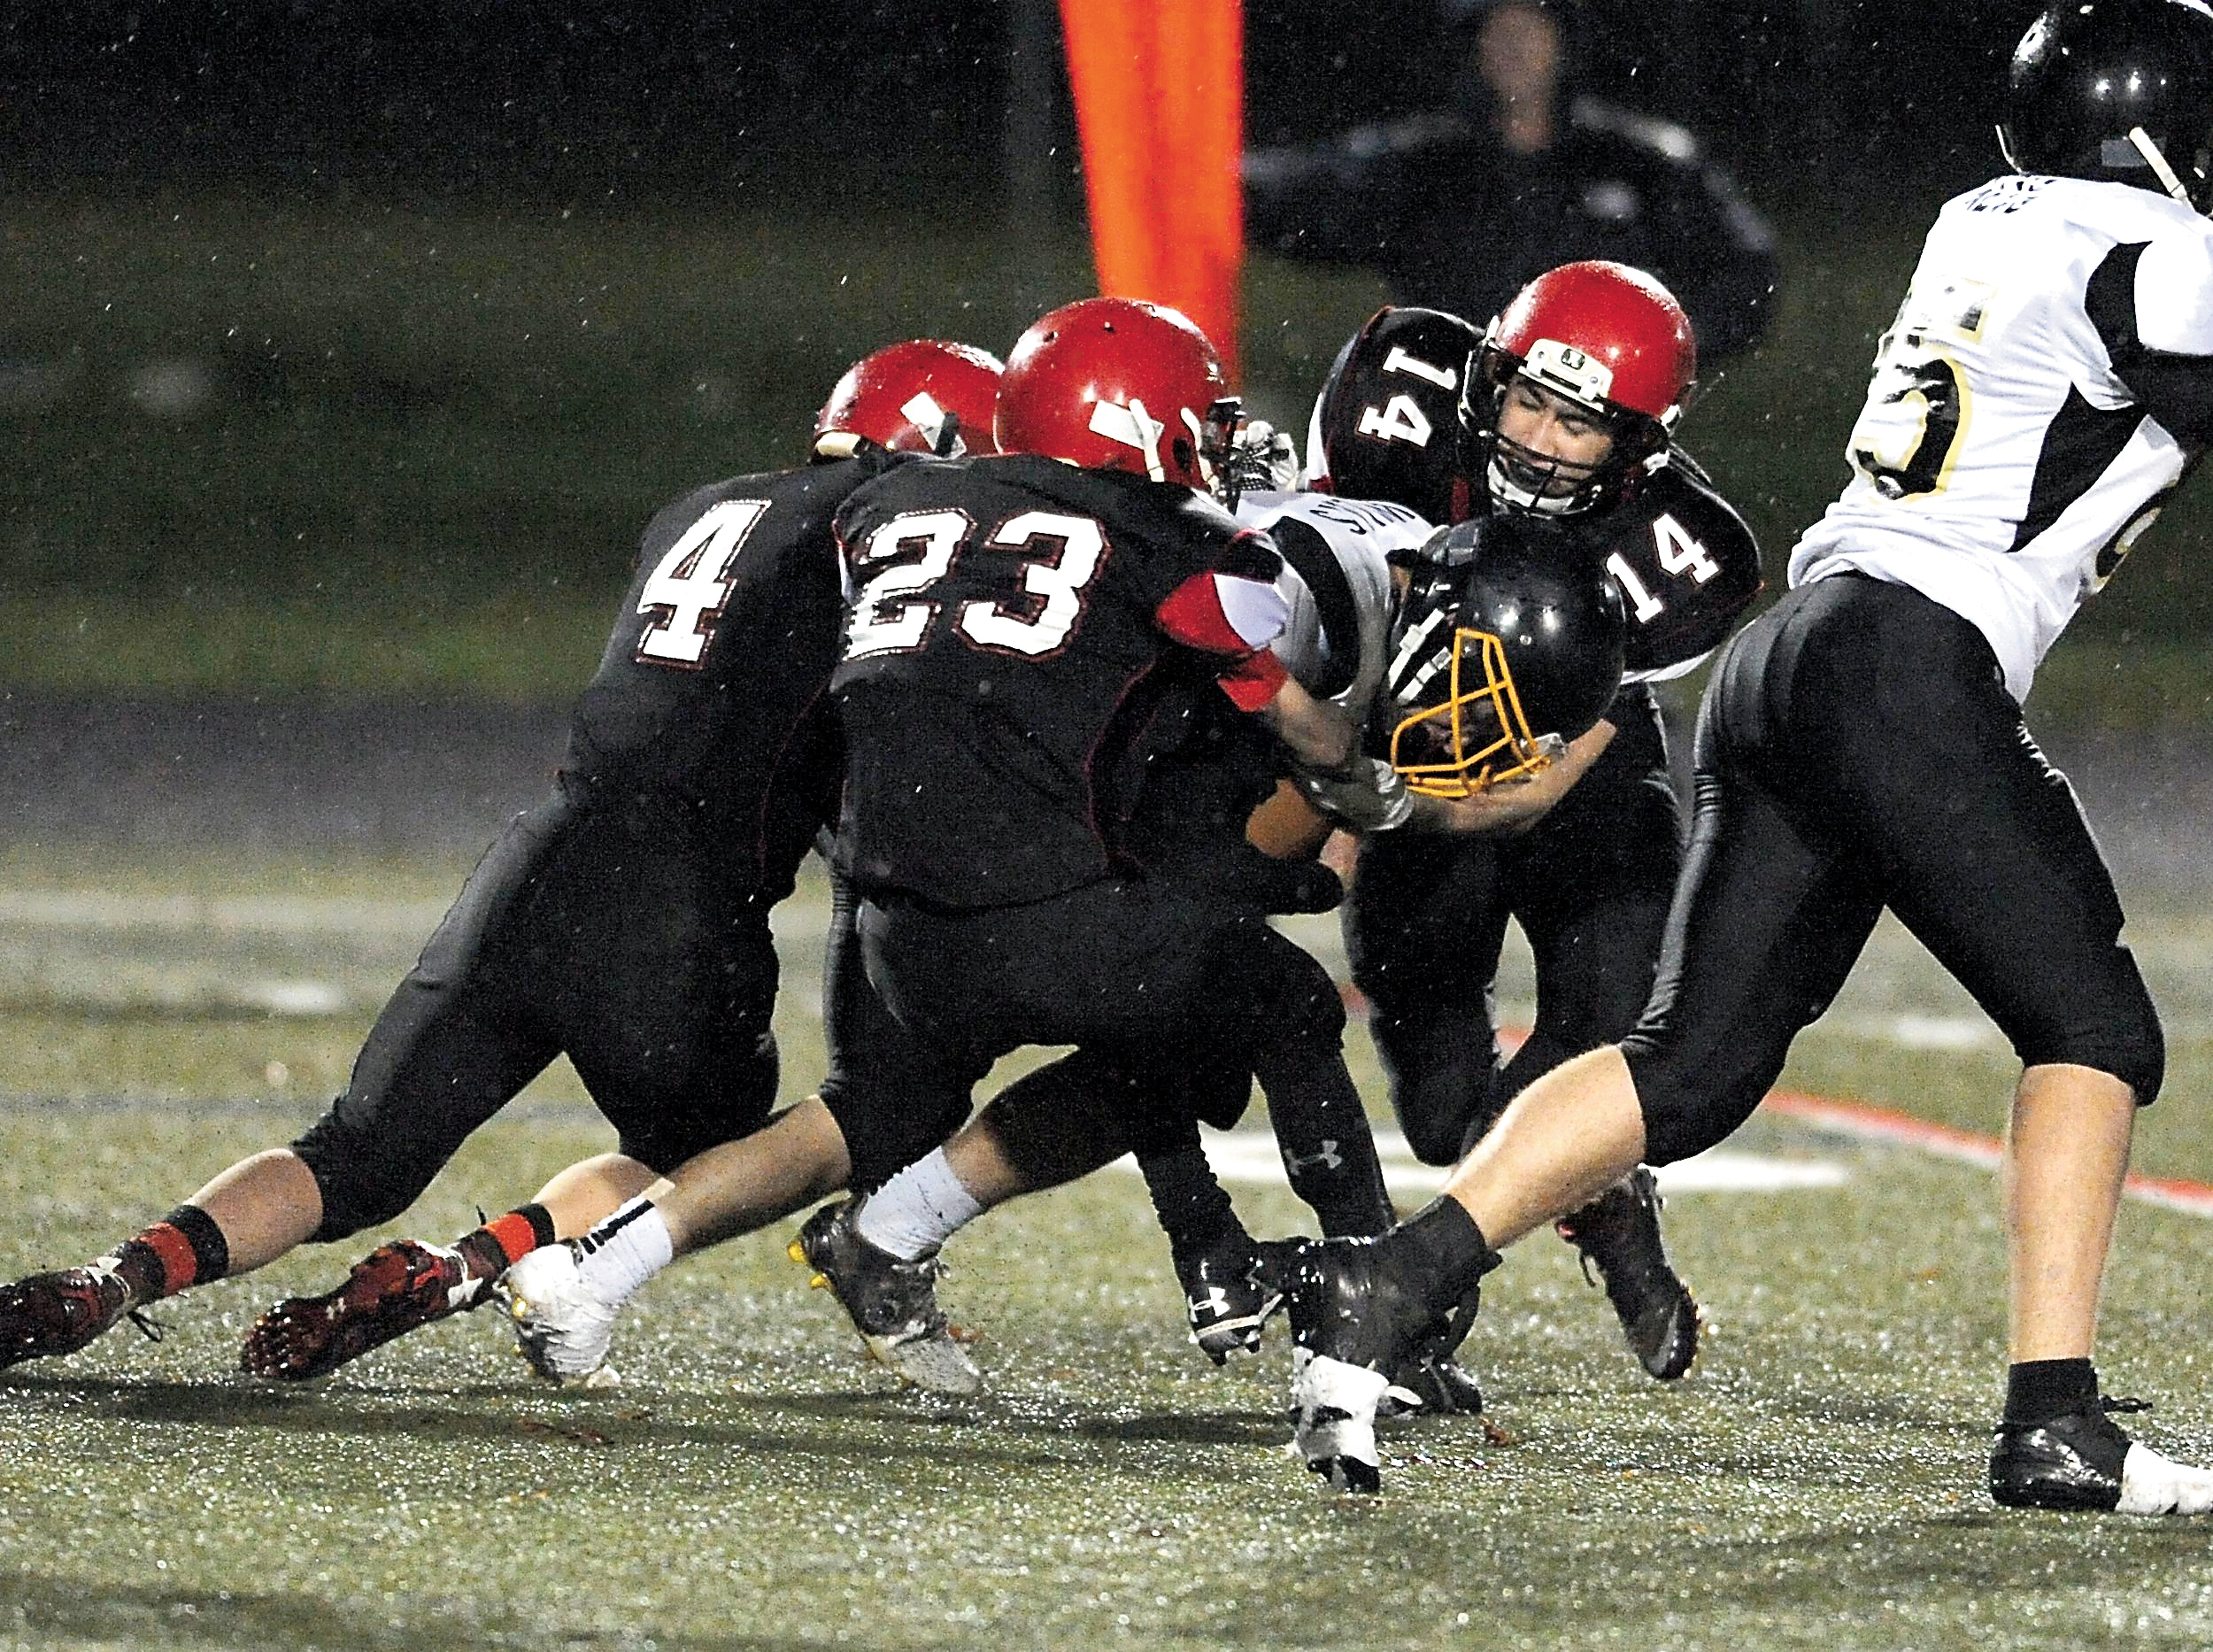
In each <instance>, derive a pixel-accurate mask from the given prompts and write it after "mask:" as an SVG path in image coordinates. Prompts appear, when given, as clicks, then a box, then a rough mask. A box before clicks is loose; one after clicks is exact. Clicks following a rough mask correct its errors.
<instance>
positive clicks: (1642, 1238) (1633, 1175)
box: [1556, 1164, 1700, 1382]
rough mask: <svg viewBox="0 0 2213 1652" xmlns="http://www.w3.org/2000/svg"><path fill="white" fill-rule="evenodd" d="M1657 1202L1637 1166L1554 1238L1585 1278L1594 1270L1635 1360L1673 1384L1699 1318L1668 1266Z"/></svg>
mask: <svg viewBox="0 0 2213 1652" xmlns="http://www.w3.org/2000/svg"><path fill="white" fill-rule="evenodd" d="M1660 1204H1661V1200H1660V1193H1659V1189H1658V1188H1657V1186H1655V1185H1654V1181H1653V1175H1652V1171H1651V1170H1649V1169H1648V1168H1646V1166H1644V1165H1641V1164H1640V1165H1639V1166H1638V1167H1637V1168H1636V1169H1635V1170H1631V1172H1630V1173H1629V1174H1628V1175H1627V1176H1625V1177H1623V1178H1622V1179H1621V1180H1620V1181H1618V1182H1616V1183H1615V1185H1613V1186H1611V1187H1609V1188H1608V1189H1607V1190H1606V1191H1605V1192H1604V1193H1600V1195H1599V1196H1598V1197H1597V1198H1596V1199H1593V1200H1592V1201H1591V1202H1590V1203H1589V1204H1587V1205H1585V1206H1584V1207H1583V1208H1582V1209H1580V1210H1577V1211H1576V1212H1574V1213H1573V1214H1572V1215H1570V1216H1562V1217H1561V1219H1560V1221H1559V1223H1558V1224H1556V1225H1557V1226H1558V1229H1559V1231H1560V1237H1561V1239H1566V1240H1567V1241H1568V1242H1569V1244H1570V1245H1573V1246H1574V1247H1576V1248H1577V1250H1578V1251H1580V1252H1582V1253H1583V1273H1584V1278H1586V1279H1587V1278H1590V1275H1591V1270H1592V1268H1593V1267H1596V1268H1597V1270H1598V1272H1599V1278H1600V1280H1602V1281H1604V1283H1605V1285H1606V1300H1607V1301H1609V1302H1611V1303H1612V1304H1613V1305H1614V1312H1615V1315H1616V1316H1618V1317H1619V1318H1620V1320H1621V1322H1622V1334H1623V1336H1624V1337H1626V1338H1628V1339H1629V1346H1630V1347H1631V1349H1632V1350H1633V1351H1634V1352H1635V1354H1636V1355H1637V1358H1638V1360H1639V1363H1641V1364H1642V1365H1643V1366H1644V1368H1645V1369H1646V1370H1647V1371H1649V1372H1651V1373H1652V1375H1653V1376H1654V1377H1656V1378H1659V1379H1660V1380H1661V1381H1662V1382H1673V1381H1674V1380H1675V1379H1676V1378H1678V1377H1680V1376H1682V1375H1683V1374H1684V1373H1685V1372H1686V1371H1688V1370H1690V1369H1691V1366H1692V1364H1693V1363H1694V1362H1695V1361H1696V1360H1697V1358H1698V1333H1699V1324H1700V1320H1699V1312H1698V1304H1697V1303H1696V1302H1695V1301H1693V1300H1692V1298H1691V1293H1690V1288H1689V1287H1688V1286H1687V1285H1685V1284H1684V1283H1683V1281H1682V1280H1681V1279H1679V1278H1677V1277H1676V1272H1675V1270H1674V1269H1673V1268H1672V1267H1670V1266H1669V1262H1668V1251H1667V1247H1666V1246H1665V1245H1664V1244H1663V1243H1662V1241H1661V1238H1660Z"/></svg>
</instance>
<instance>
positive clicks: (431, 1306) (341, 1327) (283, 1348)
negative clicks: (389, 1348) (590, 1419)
mask: <svg viewBox="0 0 2213 1652" xmlns="http://www.w3.org/2000/svg"><path fill="white" fill-rule="evenodd" d="M480 1300H482V1282H481V1281H478V1280H474V1279H472V1278H469V1276H468V1267H467V1263H465V1262H463V1261H462V1260H461V1253H460V1252H459V1251H457V1250H449V1249H447V1248H446V1247H443V1246H442V1245H425V1244H423V1243H421V1242H420V1240H417V1239H395V1240H393V1241H392V1242H391V1243H390V1244H389V1245H380V1246H378V1247H376V1248H375V1249H374V1250H373V1251H371V1252H370V1253H369V1254H367V1255H366V1256H364V1257H363V1258H362V1259H361V1260H360V1261H359V1262H355V1263H354V1264H353V1267H352V1270H351V1271H350V1272H349V1273H348V1274H347V1275H346V1277H345V1278H344V1280H343V1281H342V1282H341V1283H340V1284H339V1285H338V1286H337V1288H336V1289H335V1290H331V1291H326V1292H324V1293H322V1294H321V1295H320V1296H294V1297H288V1298H286V1299H285V1300H284V1301H281V1302H279V1303H278V1304H277V1305H276V1306H275V1307H274V1308H271V1309H269V1311H268V1312H267V1313H266V1314H264V1315H262V1316H261V1317H260V1318H258V1319H257V1320H255V1321H254V1322H253V1329H252V1330H251V1331H250V1332H247V1333H246V1340H245V1343H244V1346H243V1347H241V1348H240V1349H239V1350H238V1367H239V1369H240V1370H243V1371H246V1372H248V1373H250V1374H251V1375H252V1376H256V1377H269V1378H275V1379H276V1380H277V1381H279V1382H305V1381H306V1380H307V1379H308V1378H311V1377H327V1376H328V1375H329V1374H330V1373H331V1372H332V1371H335V1370H337V1369H338V1368H339V1367H340V1366H341V1365H343V1364H346V1363H349V1362H351V1361H353V1360H358V1359H359V1358H360V1357H361V1356H362V1355H364V1354H366V1353H367V1352H368V1351H369V1350H370V1349H371V1348H377V1347H383V1346H384V1344H386V1343H387V1342H389V1341H391V1340H392V1339H393V1338H395V1337H404V1336H405V1335H406V1334H407V1333H408V1332H411V1331H413V1329H414V1328H415V1327H416V1326H418V1325H427V1324H429V1323H430V1322H431V1321H432V1320H434V1319H443V1318H445V1317H446V1316H448V1315H449V1314H458V1313H459V1312H461V1311H462V1310H463V1309H464V1308H474V1307H475V1306H476V1304H477V1302H478V1301H480Z"/></svg>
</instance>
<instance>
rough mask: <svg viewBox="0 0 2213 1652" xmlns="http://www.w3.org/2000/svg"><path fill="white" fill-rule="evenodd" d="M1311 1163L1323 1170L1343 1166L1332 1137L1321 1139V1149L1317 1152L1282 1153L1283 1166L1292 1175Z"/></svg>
mask: <svg viewBox="0 0 2213 1652" xmlns="http://www.w3.org/2000/svg"><path fill="white" fill-rule="evenodd" d="M1311 1164H1318V1165H1320V1166H1321V1167H1322V1169H1323V1170H1342V1169H1343V1168H1344V1166H1345V1161H1344V1160H1343V1159H1342V1158H1341V1157H1339V1156H1338V1150H1337V1140H1336V1139H1335V1138H1334V1137H1331V1138H1327V1139H1324V1140H1323V1141H1322V1151H1321V1152H1319V1153H1310V1154H1306V1155H1304V1156H1303V1157H1301V1156H1300V1155H1299V1154H1295V1153H1287V1154H1284V1168H1285V1169H1287V1170H1289V1171H1290V1172H1291V1173H1292V1175H1293V1176H1296V1175H1298V1174H1299V1171H1301V1170H1305V1169H1306V1168H1307V1166H1308V1165H1311Z"/></svg>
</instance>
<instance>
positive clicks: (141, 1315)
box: [124, 1308, 169, 1342]
mask: <svg viewBox="0 0 2213 1652" xmlns="http://www.w3.org/2000/svg"><path fill="white" fill-rule="evenodd" d="M124 1317H125V1318H126V1319H127V1320H129V1321H130V1322H131V1324H134V1325H136V1326H137V1327H138V1329H139V1332H140V1334H141V1335H143V1337H144V1338H145V1339H146V1340H147V1341H149V1342H158V1341H160V1340H161V1339H162V1338H164V1337H166V1336H167V1335H168V1334H169V1327H168V1326H167V1324H165V1323H163V1322H162V1321H161V1320H158V1319H156V1318H155V1317H154V1316H152V1315H151V1314H150V1313H148V1312H147V1311H146V1310H145V1309H144V1308H132V1309H131V1310H130V1311H129V1312H128V1313H127V1314H126V1315H124Z"/></svg>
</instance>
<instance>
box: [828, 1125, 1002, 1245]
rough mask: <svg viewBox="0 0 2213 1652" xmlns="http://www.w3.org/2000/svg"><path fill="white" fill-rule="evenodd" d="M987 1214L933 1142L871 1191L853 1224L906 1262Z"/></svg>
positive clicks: (872, 1242)
mask: <svg viewBox="0 0 2213 1652" xmlns="http://www.w3.org/2000/svg"><path fill="white" fill-rule="evenodd" d="M982 1215H983V1206H982V1205H980V1204H978V1203H976V1201H975V1194H974V1193H970V1192H969V1191H968V1188H967V1187H966V1186H964V1185H962V1183H961V1180H960V1177H958V1176H956V1175H954V1174H953V1170H952V1162H951V1161H950V1160H948V1159H947V1158H946V1157H945V1149H944V1148H943V1147H935V1148H932V1149H931V1150H930V1151H929V1153H928V1154H925V1155H924V1156H923V1157H921V1158H920V1159H917V1160H915V1161H914V1163H912V1164H910V1165H908V1166H907V1167H906V1169H905V1170H901V1171H900V1172H899V1173H898V1175H897V1176H895V1177H892V1178H891V1180H890V1181H888V1182H886V1183H885V1184H884V1185H883V1186H882V1187H879V1188H878V1189H876V1191H875V1193H871V1194H869V1195H868V1198H867V1202H866V1203H864V1204H863V1205H862V1206H861V1207H860V1220H859V1221H858V1222H856V1223H855V1224H853V1226H854V1228H855V1230H856V1231H858V1232H859V1233H860V1237H861V1238H863V1239H867V1241H868V1243H870V1244H871V1245H873V1246H875V1247H876V1248H877V1249H878V1250H884V1251H889V1252H891V1254H893V1255H894V1256H897V1257H898V1258H899V1260H900V1261H902V1262H913V1261H914V1259H915V1258H916V1257H918V1256H927V1255H928V1254H929V1253H930V1252H932V1251H934V1250H936V1249H937V1247H939V1246H940V1245H943V1244H944V1243H945V1241H946V1240H947V1239H951V1238H952V1236H953V1235H954V1234H956V1233H958V1232H959V1231H960V1230H961V1229H962V1228H964V1227H966V1226H968V1224H969V1223H971V1222H973V1221H975V1219H976V1218H977V1217H978V1216H982Z"/></svg>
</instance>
